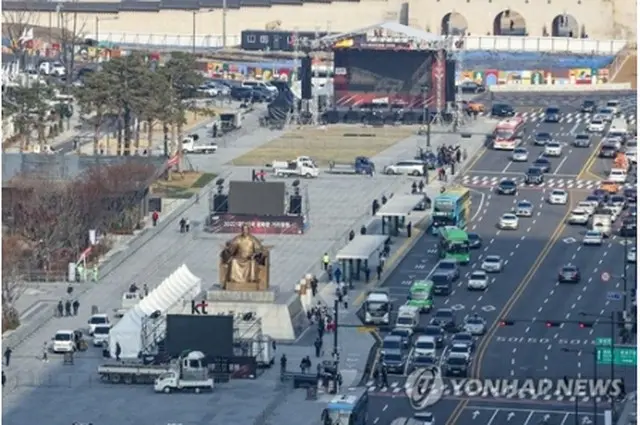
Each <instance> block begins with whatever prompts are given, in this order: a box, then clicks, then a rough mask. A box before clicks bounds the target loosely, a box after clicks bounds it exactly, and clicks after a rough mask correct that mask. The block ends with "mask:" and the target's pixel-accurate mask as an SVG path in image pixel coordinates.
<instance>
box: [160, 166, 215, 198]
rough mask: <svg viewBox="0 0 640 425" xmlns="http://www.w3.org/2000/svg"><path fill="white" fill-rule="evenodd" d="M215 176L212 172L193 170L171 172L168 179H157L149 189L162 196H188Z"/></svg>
mask: <svg viewBox="0 0 640 425" xmlns="http://www.w3.org/2000/svg"><path fill="white" fill-rule="evenodd" d="M215 177H216V175H215V174H212V173H200V172H195V171H189V172H184V173H172V175H171V180H170V181H163V180H159V181H157V182H156V183H154V184H153V185H152V186H151V191H152V193H153V194H154V195H155V196H161V197H163V198H179V199H184V198H190V197H191V196H192V195H193V194H195V193H196V192H198V191H199V190H200V189H201V188H202V187H204V186H206V184H207V183H208V182H210V181H211V180H213V179H214V178H215Z"/></svg>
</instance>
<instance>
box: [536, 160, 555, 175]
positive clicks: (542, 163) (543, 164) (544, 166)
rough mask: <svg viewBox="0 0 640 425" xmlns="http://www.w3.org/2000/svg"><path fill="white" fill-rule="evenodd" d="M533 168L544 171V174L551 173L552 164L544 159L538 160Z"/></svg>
mask: <svg viewBox="0 0 640 425" xmlns="http://www.w3.org/2000/svg"><path fill="white" fill-rule="evenodd" d="M533 166H534V167H536V168H539V169H541V170H542V172H543V173H548V172H550V171H551V162H550V161H549V160H548V159H547V158H544V157H540V158H537V159H536V160H535V161H533Z"/></svg>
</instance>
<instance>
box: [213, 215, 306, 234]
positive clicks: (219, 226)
mask: <svg viewBox="0 0 640 425" xmlns="http://www.w3.org/2000/svg"><path fill="white" fill-rule="evenodd" d="M245 224H246V225H248V226H249V231H250V232H251V234H254V235H301V234H303V233H304V217H303V216H299V215H279V216H273V215H272V216H259V215H255V214H254V215H251V214H246V215H241V214H231V213H225V214H213V215H212V216H211V217H210V219H209V226H208V230H209V231H210V232H213V233H240V232H241V231H242V226H243V225H245Z"/></svg>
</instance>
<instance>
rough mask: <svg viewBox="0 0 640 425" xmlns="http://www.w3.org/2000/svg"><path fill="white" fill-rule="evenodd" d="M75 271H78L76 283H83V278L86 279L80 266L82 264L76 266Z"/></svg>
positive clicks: (82, 267)
mask: <svg viewBox="0 0 640 425" xmlns="http://www.w3.org/2000/svg"><path fill="white" fill-rule="evenodd" d="M76 270H77V271H78V281H80V282H84V281H85V277H86V273H85V270H84V266H83V265H82V263H80V264H78V265H77V266H76Z"/></svg>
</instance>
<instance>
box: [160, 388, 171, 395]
mask: <svg viewBox="0 0 640 425" xmlns="http://www.w3.org/2000/svg"><path fill="white" fill-rule="evenodd" d="M162 392H163V393H165V394H169V393H170V392H171V388H170V387H164V388H163V389H162Z"/></svg>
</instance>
